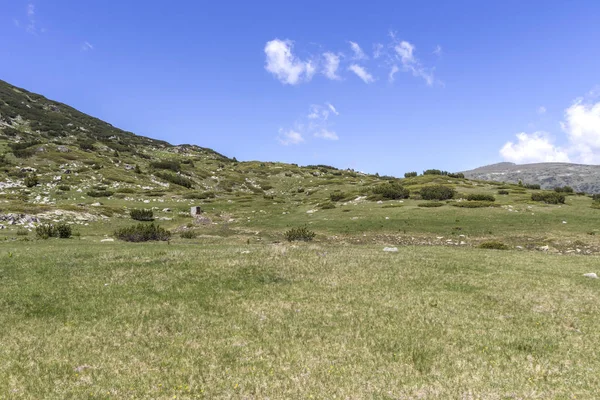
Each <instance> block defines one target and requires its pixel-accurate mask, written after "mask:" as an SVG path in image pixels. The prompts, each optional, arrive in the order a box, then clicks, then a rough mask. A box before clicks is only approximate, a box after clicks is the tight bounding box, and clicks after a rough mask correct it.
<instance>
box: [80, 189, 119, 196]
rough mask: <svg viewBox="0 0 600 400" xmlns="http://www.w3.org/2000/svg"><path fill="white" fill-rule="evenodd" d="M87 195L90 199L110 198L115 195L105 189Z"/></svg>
mask: <svg viewBox="0 0 600 400" xmlns="http://www.w3.org/2000/svg"><path fill="white" fill-rule="evenodd" d="M86 194H87V195H88V196H90V197H110V196H112V195H113V194H115V193H114V192H112V191H110V190H106V189H105V190H90V191H89V192H87V193H86Z"/></svg>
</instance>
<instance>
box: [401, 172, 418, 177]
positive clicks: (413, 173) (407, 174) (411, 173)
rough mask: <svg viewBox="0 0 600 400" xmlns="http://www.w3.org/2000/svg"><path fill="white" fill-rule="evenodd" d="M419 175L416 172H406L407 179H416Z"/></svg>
mask: <svg viewBox="0 0 600 400" xmlns="http://www.w3.org/2000/svg"><path fill="white" fill-rule="evenodd" d="M417 175H418V174H417V173H416V172H415V171H412V172H405V173H404V177H405V178H414V177H415V176H417Z"/></svg>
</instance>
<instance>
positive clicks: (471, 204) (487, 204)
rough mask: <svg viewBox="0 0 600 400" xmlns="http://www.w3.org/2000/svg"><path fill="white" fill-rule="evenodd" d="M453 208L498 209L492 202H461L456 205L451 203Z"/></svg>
mask: <svg viewBox="0 0 600 400" xmlns="http://www.w3.org/2000/svg"><path fill="white" fill-rule="evenodd" d="M452 205H453V206H454V207H460V208H484V207H499V206H498V205H497V204H494V202H492V201H480V200H475V201H461V202H458V203H452Z"/></svg>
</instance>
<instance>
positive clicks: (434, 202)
mask: <svg viewBox="0 0 600 400" xmlns="http://www.w3.org/2000/svg"><path fill="white" fill-rule="evenodd" d="M443 205H444V203H440V202H438V201H430V202H428V203H419V204H418V206H419V207H441V206H443Z"/></svg>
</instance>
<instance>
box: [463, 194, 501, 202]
mask: <svg viewBox="0 0 600 400" xmlns="http://www.w3.org/2000/svg"><path fill="white" fill-rule="evenodd" d="M467 200H469V201H496V198H495V197H494V196H493V195H491V194H485V193H472V194H470V195H468V196H467Z"/></svg>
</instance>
